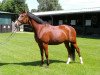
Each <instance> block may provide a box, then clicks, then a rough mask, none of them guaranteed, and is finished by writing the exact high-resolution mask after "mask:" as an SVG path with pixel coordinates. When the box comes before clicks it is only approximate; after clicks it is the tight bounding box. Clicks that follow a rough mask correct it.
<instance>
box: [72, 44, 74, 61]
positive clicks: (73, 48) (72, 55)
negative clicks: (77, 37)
mask: <svg viewBox="0 0 100 75" xmlns="http://www.w3.org/2000/svg"><path fill="white" fill-rule="evenodd" d="M71 58H72V60H73V61H75V47H74V46H73V45H72V44H71Z"/></svg>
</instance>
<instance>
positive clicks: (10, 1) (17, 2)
mask: <svg viewBox="0 0 100 75" xmlns="http://www.w3.org/2000/svg"><path fill="white" fill-rule="evenodd" d="M0 10H1V11H5V12H12V13H19V12H20V11H23V10H28V6H27V4H25V0H3V1H2V5H1V9H0Z"/></svg>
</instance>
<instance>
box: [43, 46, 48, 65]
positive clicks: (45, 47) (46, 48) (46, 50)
mask: <svg viewBox="0 0 100 75" xmlns="http://www.w3.org/2000/svg"><path fill="white" fill-rule="evenodd" d="M43 47H44V50H45V56H46V60H47V66H49V59H48V44H43Z"/></svg>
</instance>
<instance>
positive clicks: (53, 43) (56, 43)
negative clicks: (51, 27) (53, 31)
mask: <svg viewBox="0 0 100 75" xmlns="http://www.w3.org/2000/svg"><path fill="white" fill-rule="evenodd" d="M61 43H63V42H49V43H48V44H49V45H59V44H61Z"/></svg>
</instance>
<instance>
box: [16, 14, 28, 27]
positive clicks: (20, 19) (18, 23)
mask: <svg viewBox="0 0 100 75" xmlns="http://www.w3.org/2000/svg"><path fill="white" fill-rule="evenodd" d="M28 23H29V17H28V15H27V12H23V13H21V14H20V15H19V17H18V19H17V20H16V21H15V26H16V27H19V26H21V25H22V24H28Z"/></svg>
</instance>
